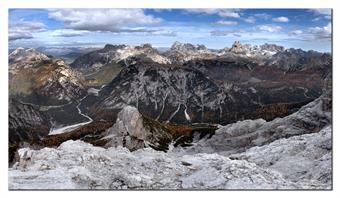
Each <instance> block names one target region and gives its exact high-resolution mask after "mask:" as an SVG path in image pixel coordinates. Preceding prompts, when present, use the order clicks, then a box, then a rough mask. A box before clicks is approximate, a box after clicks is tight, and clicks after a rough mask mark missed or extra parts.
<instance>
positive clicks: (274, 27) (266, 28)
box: [257, 25, 282, 33]
mask: <svg viewBox="0 0 340 198" xmlns="http://www.w3.org/2000/svg"><path fill="white" fill-rule="evenodd" d="M257 27H258V29H259V30H261V31H264V32H271V33H272V32H278V31H280V30H281V29H282V27H281V26H277V25H260V26H257Z"/></svg>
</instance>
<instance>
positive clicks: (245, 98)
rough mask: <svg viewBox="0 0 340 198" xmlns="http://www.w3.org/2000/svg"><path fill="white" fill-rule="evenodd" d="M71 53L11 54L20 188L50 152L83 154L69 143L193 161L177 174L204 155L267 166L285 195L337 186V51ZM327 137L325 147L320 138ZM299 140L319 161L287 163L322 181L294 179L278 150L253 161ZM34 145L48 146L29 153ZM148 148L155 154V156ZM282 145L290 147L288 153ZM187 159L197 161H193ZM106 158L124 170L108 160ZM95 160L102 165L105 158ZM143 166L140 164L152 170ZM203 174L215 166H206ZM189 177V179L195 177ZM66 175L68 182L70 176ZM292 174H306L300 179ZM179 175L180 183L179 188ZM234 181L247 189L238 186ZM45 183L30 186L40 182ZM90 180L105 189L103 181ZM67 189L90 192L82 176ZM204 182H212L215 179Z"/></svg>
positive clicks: (261, 169) (107, 49)
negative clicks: (333, 168) (333, 163)
mask: <svg viewBox="0 0 340 198" xmlns="http://www.w3.org/2000/svg"><path fill="white" fill-rule="evenodd" d="M69 53H72V52H70V51H68V52H67V53H66V52H65V53H62V52H59V53H57V54H55V56H51V55H48V54H45V53H42V52H40V51H39V50H37V49H25V48H18V49H15V50H13V51H12V52H11V53H10V54H9V96H10V99H9V126H10V127H9V142H10V145H9V146H10V149H9V153H10V159H9V161H10V164H11V165H12V164H14V165H13V167H14V169H13V170H11V171H13V172H11V176H10V178H15V177H18V178H20V181H21V182H19V183H16V182H15V181H14V180H13V182H12V183H11V185H12V187H13V188H16V187H17V186H20V185H21V184H23V183H26V182H28V181H30V180H29V178H26V177H25V176H22V175H21V174H19V175H17V173H18V172H20V171H24V168H22V167H23V166H27V165H25V164H26V163H28V161H30V160H31V157H29V156H28V155H31V154H32V155H37V156H45V155H46V153H45V152H44V151H43V148H45V147H53V149H54V150H51V152H54V153H59V152H60V153H62V154H66V155H69V156H72V155H80V154H79V153H77V152H78V150H74V151H73V150H68V149H69V148H70V147H72V146H75V147H77V148H78V146H79V148H80V147H84V148H87V149H88V151H89V152H91V153H92V154H95V153H96V152H97V151H98V149H99V148H98V149H97V147H93V146H92V145H94V146H99V147H103V148H100V149H105V150H103V151H100V153H101V154H99V155H102V154H103V153H106V152H108V149H109V150H110V149H113V148H115V149H116V150H115V149H113V150H112V152H113V153H117V155H121V153H122V152H123V153H124V152H125V151H122V150H120V149H121V148H120V147H125V148H127V149H128V151H129V152H130V151H131V152H132V153H133V154H131V156H130V155H129V157H131V158H134V155H135V154H134V152H139V151H140V152H143V153H145V155H152V153H153V152H158V151H160V152H167V153H168V154H165V155H164V156H163V154H155V155H157V156H160V157H159V159H158V158H157V160H165V161H166V160H168V161H171V162H172V163H179V162H178V161H177V158H176V156H179V157H180V158H181V159H182V158H183V160H182V161H184V162H180V163H182V164H181V165H174V166H173V168H174V169H186V167H191V166H193V167H195V166H194V165H193V164H195V160H198V161H200V160H202V159H205V158H209V159H210V160H213V161H214V160H215V159H216V160H217V161H219V162H216V164H215V165H216V166H221V163H220V161H224V162H226V161H228V163H231V162H229V160H231V161H233V160H235V161H234V162H232V163H235V164H238V166H240V167H247V168H246V170H247V171H248V172H247V173H246V175H251V174H255V173H254V172H253V171H255V172H256V174H259V175H261V176H259V177H262V176H263V175H265V174H266V170H267V169H268V170H269V173H268V174H269V176H268V178H270V180H271V181H274V180H275V181H277V185H278V186H279V188H285V187H287V188H303V187H306V186H307V188H314V187H315V185H319V186H322V187H325V188H328V187H329V185H330V181H331V179H330V177H331V176H330V171H329V167H328V165H329V155H330V152H331V151H330V150H331V145H330V142H328V141H329V133H330V130H329V128H330V127H331V125H332V121H331V110H332V86H331V84H332V56H331V54H330V53H321V52H316V51H312V50H310V51H304V50H301V49H293V48H291V49H286V48H284V47H282V46H278V45H275V44H263V45H260V46H252V45H249V44H241V43H240V42H239V41H235V43H234V44H233V45H232V46H230V47H225V48H223V49H219V50H216V49H209V48H207V47H205V46H204V45H194V44H190V43H180V42H175V43H174V44H173V45H172V46H171V47H170V48H168V49H167V50H162V51H159V50H157V49H156V48H153V47H152V46H151V45H150V44H143V45H139V46H130V45H111V44H107V45H105V46H104V48H102V49H93V50H91V51H86V52H85V51H82V52H80V51H78V50H77V51H75V54H73V55H72V54H71V55H72V57H76V58H75V59H74V61H73V62H71V63H70V64H69V63H68V62H66V61H65V59H63V57H62V56H64V55H65V54H69ZM68 61H69V60H68ZM314 133H315V135H314ZM307 134H310V135H309V136H308V135H307ZM319 136H320V141H321V140H322V141H323V142H319V141H318V140H317V138H318V137H319ZM298 137H299V138H301V139H302V140H303V141H307V140H313V142H314V143H315V144H317V145H310V146H311V148H313V149H314V150H315V152H317V154H318V155H317V157H315V158H312V156H314V154H315V153H312V154H313V155H312V154H311V153H310V152H309V151H307V150H306V149H303V148H300V147H299V149H297V151H299V152H300V153H301V155H306V156H308V157H305V158H303V159H302V158H301V159H300V158H299V157H301V156H300V154H299V155H298V154H296V155H295V154H294V156H295V157H296V158H294V159H291V158H289V160H290V161H289V160H288V162H289V163H293V162H296V159H297V158H299V159H300V160H301V161H303V162H304V163H306V164H307V165H306V167H309V168H311V164H313V167H314V166H315V167H316V166H317V167H321V169H322V170H324V171H325V175H323V176H322V175H320V174H321V173H319V172H318V173H317V174H316V175H315V174H313V173H311V172H310V171H308V170H306V169H305V168H303V167H300V168H296V169H292V170H289V171H288V172H285V171H284V170H286V169H287V168H288V167H287V166H284V165H282V163H283V162H284V159H283V158H282V159H281V158H280V159H278V161H273V160H271V159H269V157H270V156H272V155H273V156H274V157H275V156H277V155H278V154H277V153H271V154H270V155H268V157H267V158H266V157H261V158H260V157H258V156H257V155H256V153H255V150H258V152H264V153H265V150H266V149H273V147H275V146H276V147H277V148H281V147H280V145H279V144H280V142H282V144H283V145H289V144H291V145H297V144H298V143H297V142H296V141H298V140H296V139H294V138H298ZM68 140H70V141H68ZM72 140H77V141H72ZM82 141H84V142H88V143H91V144H92V145H91V146H89V145H87V144H86V143H84V142H82ZM85 144H86V145H85ZM299 144H300V143H299ZM306 144H308V145H309V143H306ZM27 145H29V146H27ZM22 147H24V148H23V149H20V148H22ZM27 147H33V148H35V149H37V148H38V149H41V150H40V151H32V150H30V149H28V148H27ZM150 148H151V149H153V150H156V151H150V150H148V149H150ZM18 149H19V152H17V150H18ZM25 149H26V150H25ZM65 149H66V150H65ZM282 149H283V150H287V149H288V147H285V146H282ZM314 150H313V151H314ZM110 151H111V150H110ZM128 151H126V152H128ZM288 151H289V152H292V151H291V150H289V149H288V150H287V152H288ZM25 152H26V154H25ZM79 152H80V151H79ZM86 152H87V151H86ZM273 152H274V151H273ZM197 153H211V154H197ZM92 154H91V155H92ZM196 154H197V155H201V156H196ZM137 155H138V154H137ZM186 155H190V156H191V157H192V158H191V157H190V159H192V160H186V157H184V156H186ZM208 155H209V156H208ZM210 155H211V156H210ZM220 155H221V156H220ZM264 155H265V154H264ZM292 155H293V154H292ZM69 156H65V158H60V157H58V156H53V157H51V158H49V159H51V160H52V161H53V160H54V161H55V162H53V165H51V167H54V166H55V165H56V164H54V163H61V164H58V167H63V168H69V166H71V165H70V164H68V163H64V160H66V161H67V160H68V157H69ZM284 156H285V155H284ZM322 157H323V158H322ZM28 158H29V159H28ZM38 158H39V157H38ZM38 158H35V159H38ZM307 158H308V159H307ZM321 158H322V159H324V161H323V160H322V159H321ZM19 159H20V160H19ZM260 159H261V160H260ZM287 159H288V157H287ZM18 160H19V161H20V162H18ZM91 160H92V159H91ZM101 160H102V159H101ZM107 160H108V161H110V162H112V163H116V161H115V159H113V158H112V157H111V156H110V157H108V158H107ZM119 160H121V159H119ZM242 160H249V162H255V163H256V164H260V165H258V166H256V167H253V168H250V169H248V168H249V166H251V165H250V163H249V162H248V161H247V162H245V161H244V162H242ZM294 160H295V161H294ZM104 161H105V160H104ZM132 161H133V160H132ZM15 162H17V163H15ZM45 162H46V163H47V164H50V163H52V162H51V161H49V160H46V161H44V163H45ZM23 163H24V164H23ZM34 163H36V162H34ZM34 163H33V164H34ZM91 163H93V164H94V165H96V162H92V161H91ZM117 163H118V162H117ZM124 163H125V162H124ZM134 163H136V164H138V168H141V167H139V166H142V164H143V163H142V162H140V161H134ZM199 163H201V162H199ZM268 163H272V165H268ZM28 164H29V163H28ZM93 164H83V162H82V163H79V164H77V165H76V166H77V168H79V167H78V166H85V167H86V168H87V171H89V172H91V173H94V172H96V171H95V170H94V169H92V165H93ZM94 165H93V166H94ZM290 165H291V164H290ZM28 166H29V167H30V171H32V172H30V173H32V174H34V171H37V170H36V167H35V166H34V165H32V166H31V165H28ZM198 166H200V167H203V168H206V164H204V163H203V162H202V163H201V164H199V165H198ZM104 167H106V165H105V166H104ZM127 167H129V166H127ZM106 168H107V167H106ZM225 168H226V169H229V167H224V168H223V170H224V169H225ZM16 169H18V172H16V171H17V170H16ZM21 169H22V170H21ZM52 169H53V170H55V171H58V170H59V169H58V168H55V169H54V168H52ZM216 170H217V169H216ZM313 170H314V169H313ZM210 171H212V170H210V169H209V171H208V172H201V173H200V176H203V177H207V178H209V177H208V176H207V174H208V173H209V174H215V173H212V172H210ZM220 171H221V170H217V172H220ZM271 171H274V172H275V171H278V172H279V174H281V175H279V176H278V175H276V173H274V172H271ZM301 171H302V172H303V171H306V174H308V175H309V176H310V177H311V178H313V181H312V182H309V181H307V175H306V174H302V173H301ZM170 172H171V171H170ZM184 172H185V171H184ZM189 172H190V171H189ZM189 172H188V173H186V174H189V175H190V174H191V173H189ZM222 172H223V171H222ZM288 173H289V174H288ZM65 174H68V177H69V176H70V175H72V174H73V173H69V172H67V173H65ZM82 174H83V173H81V174H80V175H81V177H83V176H84V175H82ZM131 174H132V173H131ZM143 174H144V173H143ZM145 174H146V173H145ZM171 174H172V172H171ZM174 174H175V173H174ZM209 174H208V175H209ZM221 174H222V173H221ZM293 174H295V175H301V177H300V176H299V177H298V176H294V177H293V176H292V175H293ZM99 175H101V174H99ZM101 176H102V177H103V178H105V181H104V180H103V181H102V185H103V186H106V187H107V186H108V185H109V186H110V185H111V184H108V183H107V182H109V183H110V182H111V181H106V180H110V179H109V178H106V176H104V175H101ZM116 176H117V175H114V177H116ZM191 176H192V177H196V176H194V175H191ZM191 176H190V177H191ZM178 177H180V180H181V181H182V184H177V183H176V182H175V181H177V180H176V179H178ZM197 177H198V176H197ZM230 177H231V178H233V179H235V181H239V180H238V179H239V178H234V177H233V176H231V175H230ZM245 177H247V178H249V176H245ZM263 177H265V176H263ZM321 177H322V178H321ZM37 178H38V179H37V180H36V181H35V180H34V181H33V182H38V183H39V181H40V180H39V177H37ZM170 178H171V181H173V182H174V183H176V186H174V188H175V187H176V188H184V189H191V188H199V187H198V186H197V185H198V184H197V183H195V182H194V181H191V180H190V181H189V180H188V178H189V177H182V176H170ZM277 178H281V179H277ZM42 179H43V178H42ZM91 179H93V180H96V181H97V179H98V178H96V177H91ZM153 179H155V178H153ZM123 180H124V181H123ZM222 180H223V182H224V183H223V182H222V183H221V184H218V185H217V186H215V187H216V188H217V189H219V188H223V185H227V184H226V182H227V181H229V180H228V179H221V181H222ZM241 180H242V181H243V180H244V178H242V177H241ZM244 181H246V180H244ZM247 181H248V180H247ZM67 182H69V183H72V185H75V187H77V186H78V187H79V186H80V187H81V188H83V187H85V188H87V187H89V186H88V185H90V184H87V183H86V184H84V185H83V183H84V182H83V179H79V180H77V181H73V180H72V181H67ZM82 182H83V183H82ZM119 182H123V183H122V184H121V183H119ZM119 182H118V183H117V184H114V185H113V184H112V185H113V187H112V188H123V186H128V187H129V188H130V187H131V188H132V187H134V186H135V185H134V184H132V183H133V182H135V183H136V181H134V180H133V179H131V178H130V179H126V178H124V179H122V181H121V180H119ZM124 182H126V183H128V184H126V183H124ZM131 182H132V183H131ZM157 182H161V183H162V182H163V181H158V180H157V179H156V180H152V181H151V180H150V184H140V183H138V182H137V183H138V185H137V184H136V185H137V186H138V187H137V188H139V187H140V188H142V189H150V186H153V185H156V183H157ZM249 182H250V181H249ZM257 182H259V183H258V185H259V186H261V187H265V186H266V185H267V184H266V182H265V181H262V180H261V181H260V180H259V181H257ZM306 182H307V183H306ZM81 183H82V184H81ZM111 183H112V182H111ZM202 183H204V186H205V187H208V186H209V184H208V183H209V182H208V183H206V181H202ZM246 183H247V182H246ZM272 183H273V182H272ZM162 185H163V184H162ZM164 185H165V186H166V185H168V184H164ZM174 185H175V184H174ZM247 185H250V184H249V183H247ZM135 187H136V186H135ZM215 187H213V188H215ZM110 188H111V187H110ZM230 188H232V185H230Z"/></svg>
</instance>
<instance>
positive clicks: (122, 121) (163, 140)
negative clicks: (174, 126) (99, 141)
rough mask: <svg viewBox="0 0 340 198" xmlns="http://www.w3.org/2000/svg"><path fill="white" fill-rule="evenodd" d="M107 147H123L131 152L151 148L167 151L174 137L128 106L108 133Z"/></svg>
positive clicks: (120, 113) (119, 114)
mask: <svg viewBox="0 0 340 198" xmlns="http://www.w3.org/2000/svg"><path fill="white" fill-rule="evenodd" d="M104 139H109V143H108V144H106V146H107V147H110V146H115V147H117V146H123V147H126V148H128V149H129V150H130V151H134V150H137V149H140V148H144V147H149V146H151V147H152V148H155V149H158V150H167V145H168V144H169V143H170V142H171V140H172V136H171V134H170V133H169V132H168V130H167V129H166V128H164V127H162V126H161V125H160V124H157V122H155V121H153V120H151V119H148V118H145V117H143V116H142V114H140V113H139V112H138V110H137V109H136V108H135V107H132V106H126V107H124V108H123V109H122V110H121V111H120V112H119V113H118V117H117V120H116V123H115V124H114V125H113V126H112V127H111V128H110V129H108V131H107V135H106V137H105V138H104Z"/></svg>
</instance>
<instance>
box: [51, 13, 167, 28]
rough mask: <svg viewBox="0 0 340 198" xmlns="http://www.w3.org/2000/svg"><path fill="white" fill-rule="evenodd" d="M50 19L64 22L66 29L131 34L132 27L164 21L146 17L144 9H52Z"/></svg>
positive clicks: (149, 16)
mask: <svg viewBox="0 0 340 198" xmlns="http://www.w3.org/2000/svg"><path fill="white" fill-rule="evenodd" d="M49 17H50V18H53V19H55V20H58V21H62V22H63V23H64V25H65V28H70V29H74V30H87V31H104V32H129V31H130V29H129V26H131V25H148V24H154V23H159V22H161V21H162V19H160V18H155V17H153V16H151V15H146V14H145V13H144V11H143V10H142V9H52V10H50V12H49ZM133 31H135V30H133ZM141 31H144V30H141Z"/></svg>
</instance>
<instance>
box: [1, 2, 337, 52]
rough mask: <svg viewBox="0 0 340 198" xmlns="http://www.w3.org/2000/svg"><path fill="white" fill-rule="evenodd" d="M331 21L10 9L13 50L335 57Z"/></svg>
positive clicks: (302, 15) (276, 15)
mask: <svg viewBox="0 0 340 198" xmlns="http://www.w3.org/2000/svg"><path fill="white" fill-rule="evenodd" d="M331 22H332V20H331V9H10V10H9V30H8V31H9V32H8V40H9V47H10V48H17V47H33V48H38V47H51V48H53V47H56V48H59V47H102V46H104V45H105V44H107V43H110V44H129V45H140V44H144V43H150V44H152V46H154V47H170V46H171V45H172V44H173V43H174V42H175V41H179V42H182V43H192V44H203V45H205V46H207V47H208V48H211V49H222V48H224V47H230V46H231V45H232V43H233V42H234V41H240V42H241V43H244V44H251V45H262V44H264V43H273V44H277V45H282V46H284V47H286V48H291V47H292V48H301V49H304V50H316V51H321V52H330V51H331V38H332V24H331Z"/></svg>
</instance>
